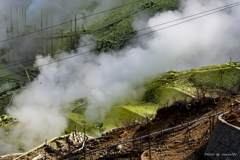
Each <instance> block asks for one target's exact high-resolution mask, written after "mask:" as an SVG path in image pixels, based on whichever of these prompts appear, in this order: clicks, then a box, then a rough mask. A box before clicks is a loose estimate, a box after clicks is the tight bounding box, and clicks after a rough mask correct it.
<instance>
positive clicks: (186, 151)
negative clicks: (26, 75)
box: [0, 95, 240, 160]
mask: <svg viewBox="0 0 240 160" xmlns="http://www.w3.org/2000/svg"><path fill="white" fill-rule="evenodd" d="M239 100H240V95H230V96H224V97H218V98H201V99H193V100H191V101H188V102H187V101H176V102H174V104H173V105H171V106H169V107H165V108H161V109H159V110H158V111H157V115H156V117H155V118H154V119H152V120H149V122H135V123H134V124H132V125H130V126H125V127H122V128H116V129H112V130H109V131H107V132H105V133H103V136H102V137H99V138H97V139H94V138H92V137H85V138H88V140H87V141H86V143H82V141H83V138H84V137H83V136H80V135H79V134H78V133H76V134H75V133H74V132H73V133H71V134H70V135H65V136H62V137H58V138H56V139H54V140H52V141H49V142H48V143H47V144H44V145H42V146H41V147H39V148H37V149H34V150H32V151H30V152H28V153H26V154H22V155H21V156H20V157H19V155H8V156H7V157H4V158H0V159H1V160H10V159H13V158H16V159H34V160H37V159H44V158H45V157H46V158H47V159H53V160H55V159H59V160H61V159H84V153H85V158H86V159H94V160H95V159H99V160H100V159H149V156H150V153H149V144H151V145H150V146H151V147H150V148H151V158H152V159H203V158H204V157H203V153H204V150H205V148H206V145H207V142H208V140H209V138H210V135H211V133H212V129H213V128H214V124H215V123H216V119H217V116H216V117H215V118H211V119H210V118H207V119H204V120H201V121H198V122H195V123H193V124H191V125H189V126H182V127H178V128H175V129H173V130H169V131H167V132H164V133H158V134H155V135H152V136H150V138H147V137H145V138H140V137H142V136H145V135H148V134H151V133H155V132H158V131H161V130H163V129H166V128H170V127H173V126H177V125H180V124H183V123H186V122H190V121H193V120H196V119H200V118H203V117H206V116H209V115H212V114H215V113H219V112H222V111H223V112H226V111H228V110H231V109H236V110H237V109H238V105H239V103H238V101H239ZM81 137H82V139H81ZM133 138H139V139H137V140H135V141H131V139H133ZM126 141H128V142H126ZM83 146H84V147H85V151H84V150H83V149H82V147H83ZM17 156H18V158H17Z"/></svg>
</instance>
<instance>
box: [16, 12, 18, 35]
mask: <svg viewBox="0 0 240 160" xmlns="http://www.w3.org/2000/svg"><path fill="white" fill-rule="evenodd" d="M16 13H17V35H18V7H17V8H16Z"/></svg>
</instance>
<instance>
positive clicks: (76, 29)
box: [74, 14, 77, 48]
mask: <svg viewBox="0 0 240 160" xmlns="http://www.w3.org/2000/svg"><path fill="white" fill-rule="evenodd" d="M75 47H76V48H77V15H76V14H75V46H74V48H75Z"/></svg>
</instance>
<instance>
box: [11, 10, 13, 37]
mask: <svg viewBox="0 0 240 160" xmlns="http://www.w3.org/2000/svg"><path fill="white" fill-rule="evenodd" d="M12 32H13V24H12V6H11V33H12Z"/></svg>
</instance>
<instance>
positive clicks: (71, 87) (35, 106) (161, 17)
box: [8, 0, 240, 147]
mask: <svg viewBox="0 0 240 160" xmlns="http://www.w3.org/2000/svg"><path fill="white" fill-rule="evenodd" d="M203 2H204V3H203ZM228 2H229V3H233V2H234V1H228ZM226 4H227V2H226V1H221V0H218V1H216V0H215V1H213V0H212V1H201V0H195V1H187V2H185V3H184V4H182V7H181V11H167V12H163V13H159V14H156V15H155V16H154V17H153V18H150V19H149V20H145V21H147V23H146V26H152V25H156V24H159V23H162V22H167V21H171V20H175V19H179V18H182V17H185V16H188V15H191V14H195V13H198V12H201V11H206V10H209V9H213V8H216V7H220V6H223V5H226ZM239 20H240V10H239V8H238V7H235V8H232V9H230V10H228V11H223V12H219V13H215V14H213V15H210V16H206V17H203V18H200V19H198V20H195V21H191V22H187V23H184V24H181V25H179V26H175V27H172V28H169V29H166V30H163V31H160V32H155V33H153V34H152V35H151V36H148V37H146V38H143V37H142V38H140V39H139V40H138V41H137V42H138V43H137V44H136V43H134V45H129V46H127V47H125V48H124V49H123V50H121V51H119V52H112V53H107V54H100V56H94V54H86V55H83V56H78V57H75V58H71V59H68V60H65V61H61V62H59V63H58V64H51V65H48V66H45V67H42V68H40V71H41V73H40V75H39V76H38V78H37V79H35V80H34V82H32V83H31V84H30V85H29V86H28V88H27V89H26V90H25V91H24V92H22V94H20V95H18V96H17V97H15V99H14V101H13V104H14V106H12V108H11V109H9V110H8V112H9V113H10V114H12V115H14V116H16V118H18V119H19V121H21V122H24V123H23V126H22V128H21V129H22V131H21V130H20V131H19V132H18V131H17V130H16V131H15V133H16V134H18V133H21V136H22V137H23V139H24V140H27V142H25V145H26V146H28V147H31V146H32V145H33V144H34V142H35V141H34V140H36V139H37V140H39V139H41V142H43V141H44V139H46V138H47V137H52V136H58V135H60V134H61V133H62V131H63V130H64V128H65V127H66V122H67V120H66V118H65V116H64V114H63V113H62V107H60V106H61V102H68V101H70V100H73V99H75V98H79V97H84V96H87V97H88V98H89V102H90V104H89V106H88V108H87V111H86V113H85V116H86V119H87V121H88V122H96V121H101V120H103V119H104V117H105V116H106V115H107V113H108V112H109V111H110V108H111V106H112V105H114V104H116V103H121V102H124V101H125V100H129V98H130V99H131V98H137V97H138V94H137V93H143V92H142V91H144V89H142V88H141V89H140V90H141V91H136V86H138V85H140V84H142V83H143V82H144V81H145V80H147V79H149V78H152V77H155V76H156V75H157V74H159V73H161V72H164V71H166V70H169V69H175V70H176V69H177V70H180V69H188V68H195V67H200V66H203V65H213V64H219V63H225V62H227V61H228V60H229V57H230V56H231V57H233V59H236V60H237V59H239V58H240V54H239V53H238V50H239V48H240V47H239V39H240V38H239V33H240V31H239V28H240V23H239ZM142 21H144V20H141V22H139V21H135V22H134V25H133V26H139V25H138V23H139V24H143V23H142ZM143 28H144V26H143ZM152 30H156V28H152ZM86 43H89V42H86ZM85 50H87V49H80V50H79V53H81V52H83V51H85ZM67 56H69V55H67V54H62V55H61V56H60V57H58V58H60V59H61V58H64V57H67ZM52 61H53V60H52V59H50V58H49V57H47V58H44V59H39V60H37V61H36V65H39V64H45V63H48V62H52ZM29 136H30V137H29ZM21 140H22V139H21Z"/></svg>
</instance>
